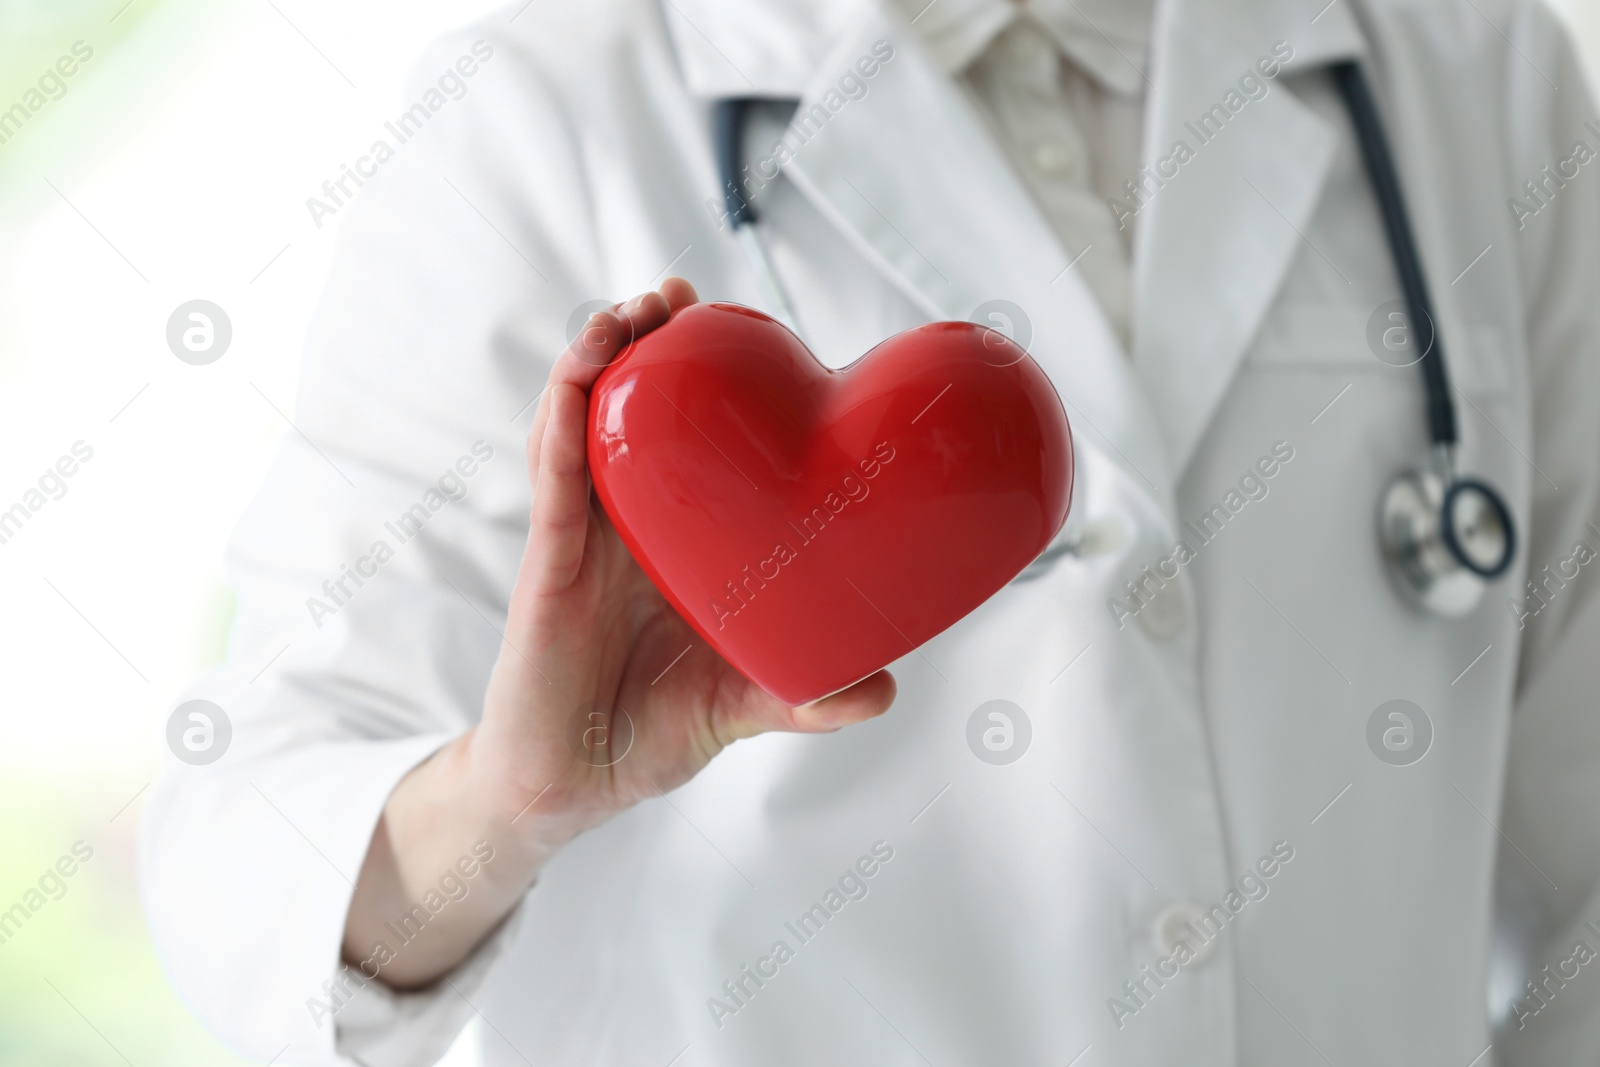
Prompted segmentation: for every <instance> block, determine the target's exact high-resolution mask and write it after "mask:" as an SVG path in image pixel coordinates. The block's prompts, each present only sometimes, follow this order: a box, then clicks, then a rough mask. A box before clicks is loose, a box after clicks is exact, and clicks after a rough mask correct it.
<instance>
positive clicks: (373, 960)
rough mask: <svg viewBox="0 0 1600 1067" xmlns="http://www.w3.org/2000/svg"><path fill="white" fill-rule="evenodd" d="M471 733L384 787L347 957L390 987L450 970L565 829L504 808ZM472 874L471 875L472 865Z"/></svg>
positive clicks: (521, 889)
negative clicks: (480, 768)
mask: <svg viewBox="0 0 1600 1067" xmlns="http://www.w3.org/2000/svg"><path fill="white" fill-rule="evenodd" d="M475 736H476V733H475V731H473V732H468V733H467V734H464V735H462V737H460V738H458V739H457V740H456V741H454V742H452V743H451V744H449V745H447V746H445V747H444V748H442V749H440V750H439V752H437V753H436V754H435V755H434V756H433V757H431V758H430V759H428V760H426V761H424V762H423V763H421V764H419V765H418V766H417V767H416V768H415V769H414V770H413V771H412V772H411V773H410V774H408V775H407V776H406V777H405V778H404V779H402V780H401V782H400V784H399V785H398V786H396V787H395V790H394V792H393V793H392V794H391V795H390V797H389V801H388V803H387V804H386V805H385V807H384V811H383V815H382V817H381V818H380V819H379V822H378V825H377V828H376V830H375V831H374V833H373V837H372V844H371V847H370V848H369V850H368V852H367V857H366V860H365V861H364V862H363V864H362V867H361V873H360V876H359V877H358V879H357V881H356V889H355V895H354V896H353V897H352V899H351V903H350V912H349V915H348V917H347V919H346V924H345V934H344V945H343V950H344V958H345V962H346V963H349V964H350V965H351V966H355V967H361V968H362V969H363V973H364V974H366V975H367V976H369V977H371V976H372V975H373V972H374V971H375V970H376V972H377V977H378V978H379V979H381V980H382V981H383V982H384V983H385V984H387V985H389V986H391V987H393V988H396V989H414V988H419V987H422V986H426V985H429V984H431V983H433V982H435V981H437V980H438V979H439V978H440V977H442V976H444V975H446V974H448V973H449V972H450V971H451V970H453V969H454V968H455V967H456V966H457V965H458V964H460V963H461V962H462V961H463V960H464V959H466V957H467V956H468V955H469V954H471V952H472V950H473V949H474V948H475V947H476V946H477V945H478V944H479V943H480V942H481V941H482V940H483V939H484V938H485V937H487V936H488V934H489V933H490V932H491V931H493V930H494V928H495V927H496V926H497V925H499V923H500V922H501V920H503V919H504V918H505V917H506V915H508V914H509V913H510V912H511V910H512V909H513V908H514V907H515V906H516V904H517V902H518V901H519V900H521V899H522V897H523V895H524V894H525V893H526V892H527V890H528V887H529V886H531V885H532V884H533V880H534V879H535V878H536V877H537V876H538V873H539V870H540V868H542V867H543V865H544V863H545V862H546V861H547V860H548V859H549V857H550V856H551V855H553V854H554V852H555V851H556V849H557V848H558V847H559V841H560V840H562V839H563V838H564V837H565V836H566V835H564V834H561V833H558V832H550V833H541V830H551V828H548V827H543V826H541V825H540V824H541V819H540V816H539V815H537V814H535V813H534V812H533V811H531V810H530V811H527V812H523V813H518V812H508V811H505V810H502V809H501V808H500V807H499V806H497V805H496V804H495V803H493V802H492V800H491V791H490V790H488V789H486V788H484V787H485V785H486V784H487V783H485V782H483V781H482V780H481V777H480V776H479V775H478V774H477V773H475V772H476V771H477V768H476V767H475V765H474V763H475V761H474V754H473V742H474V740H475ZM469 872H470V873H469Z"/></svg>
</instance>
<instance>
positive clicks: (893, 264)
mask: <svg viewBox="0 0 1600 1067" xmlns="http://www.w3.org/2000/svg"><path fill="white" fill-rule="evenodd" d="M880 42H881V43H880ZM882 43H886V44H887V45H888V46H889V47H891V48H893V57H892V59H890V60H889V61H888V62H886V63H883V64H882V65H881V69H879V70H878V72H877V73H876V74H875V75H874V76H873V77H872V78H871V79H870V80H869V81H868V82H867V85H868V92H867V95H866V96H864V97H862V98H861V99H855V100H851V99H845V98H843V97H841V96H840V95H839V80H840V78H841V76H843V75H845V74H846V73H847V72H850V71H852V70H853V69H854V68H855V64H856V62H857V60H858V59H860V58H861V57H863V56H871V55H873V54H874V52H873V49H874V46H875V45H877V46H878V47H879V51H880V52H881V51H882V49H883V44H882ZM841 100H842V101H843V102H842V103H841ZM808 115H811V116H814V118H811V119H808V117H807V116H808ZM807 130H809V131H810V132H809V136H807ZM788 139H789V140H790V141H793V142H795V147H796V151H795V153H794V155H793V157H792V158H790V159H788V160H787V161H785V163H784V166H783V169H784V172H785V173H786V174H787V175H788V176H789V177H790V178H791V179H792V180H793V181H794V182H795V184H796V185H797V186H798V187H799V188H800V190H801V191H802V192H803V194H804V195H805V196H806V197H807V198H808V199H809V200H811V201H812V202H813V203H814V204H815V205H816V206H817V207H818V208H819V209H820V210H821V211H822V212H823V214H824V215H825V216H826V217H828V218H829V219H830V220H832V221H833V222H834V223H835V224H836V225H837V226H838V227H839V228H840V229H841V231H842V232H844V233H845V234H846V235H847V236H848V237H849V238H850V239H851V240H852V241H854V242H855V243H856V244H857V245H858V247H859V248H860V249H861V250H862V252H863V254H864V255H866V256H867V257H868V258H869V259H870V260H871V261H872V262H874V263H875V264H877V265H878V266H879V267H880V269H882V270H883V271H884V273H885V274H886V275H887V276H888V277H889V278H890V279H891V280H892V281H893V282H894V283H895V284H896V285H897V286H898V287H899V288H900V289H901V290H902V291H904V292H905V293H906V294H907V296H908V297H909V298H910V299H912V300H913V301H914V302H915V303H916V304H917V305H918V306H920V307H921V308H922V309H923V310H924V311H925V312H926V313H927V314H928V315H929V317H930V318H938V319H964V318H968V317H970V316H972V315H973V313H974V310H975V309H977V308H979V307H980V305H983V304H985V303H986V302H989V301H995V300H1001V301H1010V302H1011V303H1014V304H1015V305H1017V307H1019V308H1020V309H1021V310H1022V313H1023V315H1024V316H1025V317H1026V325H1025V326H1024V327H1022V328H1021V329H1020V330H1019V333H1031V338H1023V337H1020V336H1019V337H1018V339H1019V340H1024V339H1025V340H1027V341H1028V344H1027V348H1028V349H1029V351H1030V352H1031V354H1032V355H1033V356H1034V358H1035V359H1036V360H1037V361H1038V362H1039V363H1040V365H1041V366H1042V367H1043V368H1044V369H1045V371H1046V373H1047V374H1049V376H1050V378H1051V380H1052V381H1053V382H1054V383H1055V386H1056V388H1057V390H1058V391H1059V392H1060V394H1061V397H1062V399H1063V400H1064V401H1065V403H1066V407H1067V413H1068V417H1069V418H1070V419H1071V420H1072V424H1073V428H1074V430H1075V431H1076V432H1077V433H1078V434H1079V435H1081V436H1087V437H1089V438H1090V439H1097V440H1098V441H1099V442H1100V443H1101V444H1102V446H1103V447H1104V448H1105V451H1106V454H1107V455H1108V456H1110V457H1113V459H1114V460H1115V461H1116V462H1119V463H1120V464H1122V465H1123V466H1124V467H1125V468H1126V469H1127V470H1128V471H1129V473H1130V476H1131V477H1132V478H1133V479H1134V481H1135V482H1137V483H1138V484H1140V485H1141V486H1143V487H1145V488H1146V490H1147V491H1149V492H1150V493H1152V494H1153V496H1154V497H1155V499H1156V500H1157V502H1158V503H1159V504H1160V505H1161V506H1162V507H1163V508H1164V509H1165V510H1167V511H1168V512H1169V513H1170V511H1171V507H1172V505H1171V499H1172V493H1171V490H1172V479H1171V477H1170V475H1169V473H1168V466H1167V461H1166V456H1165V453H1164V450H1163V447H1162V441H1161V437H1160V434H1159V432H1158V430H1157V427H1156V422H1155V418H1154V414H1153V412H1152V410H1151V408H1150V406H1149V404H1148V403H1147V402H1146V400H1145V398H1144V395H1143V390H1142V389H1141V387H1140V384H1139V381H1138V376H1137V374H1136V373H1135V372H1134V370H1133V367H1132V365H1131V363H1130V361H1129V360H1128V359H1127V358H1126V357H1125V355H1124V354H1123V351H1122V348H1121V345H1120V343H1119V342H1118V340H1117V338H1116V335H1115V333H1114V332H1113V331H1112V329H1111V328H1110V326H1109V324H1108V323H1107V322H1106V320H1105V317H1104V315H1103V314H1102V312H1101V310H1100V308H1099V305H1098V304H1097V303H1096V302H1095V300H1094V297H1093V295H1092V293H1091V292H1090V291H1089V289H1088V288H1087V286H1086V285H1085V284H1084V283H1083V281H1082V279H1081V277H1080V276H1079V275H1078V273H1077V272H1076V271H1075V270H1074V269H1072V264H1073V260H1074V254H1081V253H1082V251H1083V250H1082V249H1077V250H1073V252H1072V253H1069V251H1068V250H1067V249H1065V248H1063V247H1062V246H1061V243H1060V242H1059V240H1057V238H1056V237H1055V236H1054V232H1053V231H1052V230H1051V228H1050V226H1049V224H1048V223H1047V222H1046V220H1045V219H1044V217H1043V215H1042V214H1041V213H1040V212H1039V210H1038V208H1037V207H1036V206H1035V205H1034V202H1033V200H1032V198H1031V196H1030V194H1029V193H1028V191H1027V189H1026V188H1025V187H1024V186H1023V185H1022V183H1021V181H1020V179H1019V178H1018V177H1017V175H1016V174H1015V173H1014V172H1013V171H1012V169H1011V165H1010V163H1009V162H1008V161H1007V159H1006V158H1005V156H1004V155H1003V153H1002V152H1001V150H1000V149H999V147H998V146H997V145H995V144H994V142H993V141H992V139H991V136H990V134H989V133H988V131H987V129H986V127H985V125H984V124H983V121H982V119H981V117H980V116H979V115H978V114H977V112H976V111H975V109H974V107H973V105H972V104H971V102H970V101H969V100H968V99H967V98H966V96H965V95H963V93H962V92H961V90H960V89H959V87H958V86H957V85H956V84H955V83H954V82H953V81H952V79H951V78H950V77H949V76H948V75H947V74H946V72H945V71H944V70H943V69H941V68H940V67H939V65H938V64H937V63H936V62H934V60H933V59H932V57H931V56H930V55H929V54H928V52H927V51H926V50H925V48H924V47H923V46H922V43H921V41H920V40H919V39H918V36H917V34H916V31H915V29H914V28H913V27H911V26H910V25H909V24H907V23H906V22H905V21H904V19H903V18H902V17H901V16H900V14H899V13H898V12H897V11H894V10H892V9H890V8H889V7H888V6H887V5H873V6H872V8H871V9H870V10H869V11H868V12H866V13H865V15H864V17H863V18H862V19H861V20H860V21H859V22H858V23H856V24H855V25H854V27H853V28H851V29H849V30H847V31H845V32H844V33H842V34H841V35H840V36H839V37H838V38H836V44H835V47H834V48H833V49H832V50H831V52H830V54H829V56H828V58H827V59H826V60H824V61H823V62H822V63H821V64H820V66H819V67H818V68H817V70H816V72H815V74H814V75H813V77H812V79H811V80H810V81H809V83H808V84H807V86H806V88H805V91H804V93H803V96H802V100H801V103H800V107H799V110H798V111H797V112H796V119H795V121H794V122H793V123H791V127H790V134H789V135H788ZM1001 314H1002V316H1003V317H1010V316H1009V314H1008V313H1006V312H1001Z"/></svg>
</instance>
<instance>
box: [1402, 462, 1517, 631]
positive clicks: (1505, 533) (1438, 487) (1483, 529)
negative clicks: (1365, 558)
mask: <svg viewBox="0 0 1600 1067" xmlns="http://www.w3.org/2000/svg"><path fill="white" fill-rule="evenodd" d="M1378 539H1379V541H1380V543H1381V544H1382V546H1383V555H1384V558H1385V559H1386V560H1387V562H1388V565H1389V570H1390V573H1391V575H1392V576H1393V578H1394V579H1395V585H1396V586H1397V587H1398V588H1399V590H1400V592H1401V593H1402V594H1403V595H1404V596H1405V597H1406V599H1408V600H1410V601H1411V602H1412V603H1413V604H1415V605H1416V606H1417V607H1419V608H1422V609H1423V610H1424V611H1428V612H1431V613H1433V614H1435V615H1440V616H1443V617H1445V618H1452V619H1453V618H1459V617H1461V616H1462V615H1465V614H1467V613H1468V612H1470V611H1471V610H1472V609H1473V608H1475V607H1477V605H1478V602H1479V601H1480V600H1482V599H1483V594H1484V590H1485V589H1487V588H1488V583H1489V581H1490V580H1491V579H1493V578H1497V577H1499V576H1500V575H1501V574H1504V573H1505V571H1506V569H1507V568H1509V567H1510V566H1511V560H1512V558H1513V557H1514V556H1515V554H1516V535H1515V532H1514V528H1513V526H1512V521H1511V513H1510V511H1509V510H1508V509H1507V508H1506V505H1505V503H1504V501H1502V500H1501V499H1500V496H1499V494H1497V493H1496V492H1495V491H1494V490H1493V489H1491V488H1490V487H1489V486H1487V485H1485V484H1484V483H1483V482H1480V481H1477V480H1476V479H1471V478H1459V479H1457V478H1451V477H1449V476H1448V475H1447V474H1441V473H1440V472H1438V471H1434V470H1414V471H1407V472H1406V473H1404V474H1402V475H1400V476H1399V477H1398V478H1396V479H1395V480H1394V481H1393V482H1391V483H1390V484H1389V488H1388V490H1387V491H1386V492H1385V493H1384V494H1383V499H1382V501H1381V502H1380V504H1379V507H1378Z"/></svg>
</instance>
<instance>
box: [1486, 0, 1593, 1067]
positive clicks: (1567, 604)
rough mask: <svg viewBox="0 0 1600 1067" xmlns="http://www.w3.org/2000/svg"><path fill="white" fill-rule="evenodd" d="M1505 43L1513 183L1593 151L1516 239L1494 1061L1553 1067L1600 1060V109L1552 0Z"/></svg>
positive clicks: (1523, 8)
mask: <svg viewBox="0 0 1600 1067" xmlns="http://www.w3.org/2000/svg"><path fill="white" fill-rule="evenodd" d="M1508 33H1509V39H1510V41H1511V42H1512V44H1513V46H1514V51H1512V52H1510V53H1508V56H1507V71H1506V76H1507V80H1508V85H1509V89H1510V96H1509V100H1508V106H1507V114H1508V116H1509V117H1510V122H1511V129H1510V132H1509V138H1510V142H1511V144H1512V145H1513V147H1514V152H1513V159H1512V160H1511V162H1510V166H1511V168H1512V169H1511V176H1512V178H1513V180H1514V182H1515V184H1517V185H1518V186H1520V185H1521V183H1522V182H1523V181H1524V180H1527V179H1530V178H1532V179H1537V178H1540V177H1541V170H1542V168H1545V167H1546V166H1555V165H1556V164H1557V163H1558V161H1561V160H1565V159H1568V158H1569V157H1571V156H1573V154H1574V148H1575V144H1576V143H1577V142H1580V141H1581V142H1583V143H1584V144H1585V145H1586V146H1587V147H1588V149H1589V151H1590V153H1591V154H1590V156H1589V158H1588V160H1587V161H1586V162H1584V163H1583V164H1582V165H1581V167H1580V173H1579V175H1578V176H1577V177H1576V178H1575V179H1573V180H1571V181H1569V182H1568V184H1567V185H1566V187H1565V188H1561V189H1559V190H1558V191H1557V192H1556V194H1555V195H1554V196H1553V197H1551V198H1550V199H1549V202H1548V203H1547V204H1545V205H1544V206H1543V207H1542V208H1540V210H1539V211H1538V213H1537V214H1536V215H1534V216H1532V217H1528V218H1524V219H1523V220H1522V221H1523V223H1524V225H1523V228H1522V229H1521V230H1519V231H1518V232H1517V233H1516V235H1515V236H1516V238H1517V241H1518V247H1517V252H1518V254H1519V256H1520V270H1521V273H1522V276H1523V278H1524V293H1525V307H1526V316H1527V321H1526V329H1527V337H1528V349H1529V353H1530V358H1531V361H1532V368H1531V370H1532V374H1531V387H1532V391H1531V401H1532V411H1531V422H1532V426H1533V442H1534V454H1533V456H1532V460H1533V462H1534V463H1535V464H1536V465H1537V466H1538V468H1539V470H1540V471H1542V472H1543V476H1540V477H1535V478H1534V479H1533V482H1532V485H1533V500H1532V519H1531V523H1530V526H1529V529H1528V531H1527V538H1526V548H1525V549H1524V550H1523V551H1525V552H1526V565H1527V571H1528V578H1529V579H1531V580H1532V581H1533V583H1534V584H1535V585H1536V586H1538V587H1539V589H1540V596H1538V597H1533V596H1531V595H1530V594H1529V593H1528V592H1527V591H1526V590H1525V589H1523V590H1511V591H1509V593H1510V595H1511V596H1512V598H1513V601H1514V602H1517V603H1520V604H1521V608H1520V609H1518V610H1517V611H1516V612H1514V613H1519V614H1521V615H1522V629H1521V637H1522V649H1521V660H1520V665H1519V673H1518V694H1517V703H1516V708H1515V711H1514V713H1513V716H1512V722H1511V729H1510V740H1509V756H1508V766H1507V779H1506V786H1505V799H1504V807H1503V812H1502V820H1501V824H1500V829H1501V831H1502V837H1501V842H1502V844H1501V849H1500V856H1499V870H1498V877H1497V895H1498V898H1499V900H1498V911H1499V923H1500V926H1501V929H1500V931H1499V934H1500V937H1499V938H1498V943H1499V944H1501V945H1502V946H1503V947H1504V949H1505V951H1504V952H1503V953H1502V956H1503V957H1504V960H1503V963H1504V969H1503V971H1502V978H1501V980H1500V981H1498V982H1497V983H1496V986H1497V988H1496V989H1495V990H1494V993H1493V999H1492V1003H1491V1007H1492V1009H1493V1010H1494V1012H1495V1014H1496V1016H1497V1017H1499V1019H1500V1029H1499V1032H1498V1036H1497V1039H1496V1055H1497V1059H1496V1062H1497V1063H1500V1064H1502V1065H1515V1067H1560V1065H1565V1064H1572V1063H1579V1062H1586V1061H1587V1060H1588V1059H1592V1057H1593V1050H1594V1048H1595V1047H1596V1044H1597V1043H1600V709H1597V704H1596V693H1597V691H1600V654H1597V653H1600V555H1597V553H1600V510H1597V500H1600V155H1596V154H1595V153H1597V152H1600V132H1597V129H1600V127H1597V126H1596V125H1595V121H1596V119H1597V117H1600V112H1597V110H1596V108H1595V105H1594V96H1593V93H1592V91H1591V89H1590V86H1589V84H1588V83H1587V82H1586V79H1585V74H1584V70H1583V68H1582V65H1581V64H1580V62H1579V60H1578V58H1577V56H1576V55H1575V53H1574V51H1573V48H1572V45H1571V42H1570V41H1569V40H1568V39H1567V37H1566V35H1565V33H1564V31H1563V30H1562V29H1561V27H1560V26H1559V25H1557V24H1556V22H1555V20H1554V18H1553V17H1552V16H1551V15H1550V14H1549V13H1548V12H1547V11H1546V10H1545V9H1544V5H1543V4H1540V3H1523V4H1520V5H1518V9H1517V14H1516V16H1515V18H1514V20H1513V21H1512V24H1511V28H1510V29H1509V31H1508ZM1546 79H1548V80H1546ZM1552 83H1553V85H1552ZM1518 195H1520V190H1519V194H1518ZM1524 199H1526V198H1524ZM1507 207H1508V209H1510V207H1511V205H1509V204H1508V205H1507ZM1546 477H1547V478H1548V481H1547V480H1546ZM1580 546H1581V547H1580ZM1546 567H1548V568H1549V570H1548V571H1546V570H1545V568H1546ZM1574 568H1576V575H1575V576H1574V574H1573V571H1574ZM1563 574H1565V575H1566V577H1563V576H1562V575H1563ZM1502 595H1505V594H1502ZM1510 607H1511V605H1508V609H1509V608H1510ZM1523 612H1525V614H1523ZM1580 945H1582V946H1584V947H1583V948H1582V949H1580V948H1579V946H1580ZM1585 957H1586V958H1587V960H1589V961H1592V962H1587V963H1583V962H1580V961H1582V960H1584V959H1585ZM1530 982H1531V983H1533V984H1532V985H1529V984H1528V983H1530ZM1535 989H1537V990H1538V993H1537V994H1535V993H1534V990H1535Z"/></svg>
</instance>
